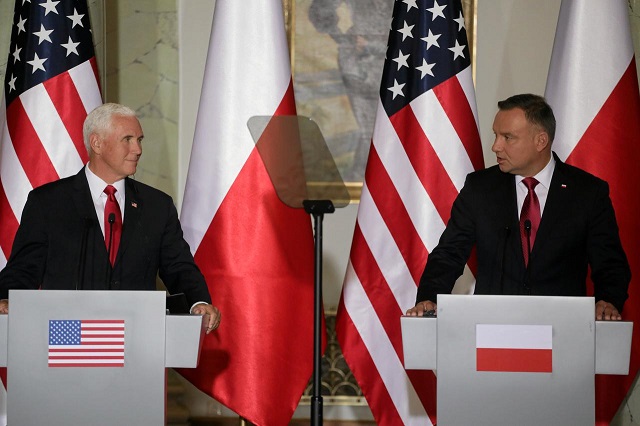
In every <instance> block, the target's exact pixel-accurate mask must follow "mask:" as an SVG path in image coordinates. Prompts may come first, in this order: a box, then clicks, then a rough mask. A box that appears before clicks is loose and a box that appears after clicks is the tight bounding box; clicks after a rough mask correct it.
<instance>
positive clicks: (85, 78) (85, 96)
mask: <svg viewBox="0 0 640 426" xmlns="http://www.w3.org/2000/svg"><path fill="white" fill-rule="evenodd" d="M69 76H70V77H71V80H73V85H74V86H75V88H76V90H77V92H78V96H79V97H80V100H81V101H82V105H83V107H84V111H85V112H86V113H87V114H88V113H90V112H91V110H93V109H94V108H95V107H96V106H97V105H100V104H101V103H102V97H101V93H100V92H101V91H100V84H99V81H100V75H99V74H98V63H97V62H96V57H95V56H93V57H91V58H90V59H89V60H88V61H85V62H83V63H81V64H80V65H78V66H75V67H73V68H71V69H70V70H69ZM80 115H82V114H80Z"/></svg>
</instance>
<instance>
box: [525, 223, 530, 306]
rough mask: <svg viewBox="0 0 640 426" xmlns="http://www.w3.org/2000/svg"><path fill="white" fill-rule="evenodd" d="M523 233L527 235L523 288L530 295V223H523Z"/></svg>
mask: <svg viewBox="0 0 640 426" xmlns="http://www.w3.org/2000/svg"><path fill="white" fill-rule="evenodd" d="M524 232H525V234H527V267H526V270H525V273H524V288H525V290H527V291H528V292H529V294H531V286H530V285H529V265H530V264H531V221H530V220H529V219H527V220H525V221H524Z"/></svg>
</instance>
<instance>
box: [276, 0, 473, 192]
mask: <svg viewBox="0 0 640 426" xmlns="http://www.w3.org/2000/svg"><path fill="white" fill-rule="evenodd" d="M428 1H429V2H431V0H428ZM476 1H477V0H463V8H464V13H465V25H466V28H467V34H468V37H469V39H470V43H469V44H470V49H471V54H472V62H475V61H474V58H475V48H474V47H475V46H474V39H475V37H474V35H475V26H476V25H475V21H476ZM394 3H395V2H394V1H393V0H367V1H362V0H283V6H284V13H285V22H286V25H287V36H288V39H289V47H290V50H291V62H292V71H293V74H294V88H295V96H296V105H297V108H298V114H299V115H304V116H307V117H310V118H311V119H312V120H314V121H315V122H317V123H318V125H319V127H320V129H321V131H322V133H323V136H324V138H325V140H326V142H327V146H328V147H329V150H330V151H331V153H332V155H333V157H334V160H335V162H336V165H337V167H338V170H339V171H340V174H341V175H342V179H343V180H344V181H345V183H346V184H347V187H348V188H349V190H350V192H351V194H352V199H359V193H360V190H361V188H362V181H363V179H364V172H365V166H366V162H367V156H368V153H369V146H370V143H371V134H372V132H373V126H374V122H375V115H376V109H377V107H378V99H379V95H378V92H379V88H380V79H381V76H382V68H383V64H384V59H385V51H386V47H387V40H388V37H389V25H390V23H391V17H392V12H393V6H394Z"/></svg>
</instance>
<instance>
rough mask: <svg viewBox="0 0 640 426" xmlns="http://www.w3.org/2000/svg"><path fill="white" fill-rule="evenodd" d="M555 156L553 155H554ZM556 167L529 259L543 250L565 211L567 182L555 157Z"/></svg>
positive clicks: (561, 166) (559, 162) (561, 164)
mask: <svg viewBox="0 0 640 426" xmlns="http://www.w3.org/2000/svg"><path fill="white" fill-rule="evenodd" d="M554 156H555V154H554ZM555 160H556V166H555V169H554V171H553V177H552V178H551V185H550V187H549V193H548V194H547V202H546V203H545V206H544V211H543V212H542V218H541V220H540V227H539V228H538V233H537V234H536V242H535V244H534V246H533V249H532V251H531V258H532V259H534V258H535V256H536V255H537V253H540V252H542V251H543V250H544V245H545V244H546V242H547V241H548V240H549V237H550V236H551V235H552V234H553V232H554V224H556V223H558V218H559V217H561V216H562V215H563V214H564V212H565V211H566V202H565V200H566V191H567V182H566V176H565V173H564V163H563V162H561V161H560V160H559V159H558V157H555Z"/></svg>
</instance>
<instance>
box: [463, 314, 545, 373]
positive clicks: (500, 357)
mask: <svg viewBox="0 0 640 426" xmlns="http://www.w3.org/2000/svg"><path fill="white" fill-rule="evenodd" d="M551 336H552V329H551V326H550V325H508V324H476V370H477V371H498V372H519V373H551V372H553V369H552V356H553V352H552V337H551Z"/></svg>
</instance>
